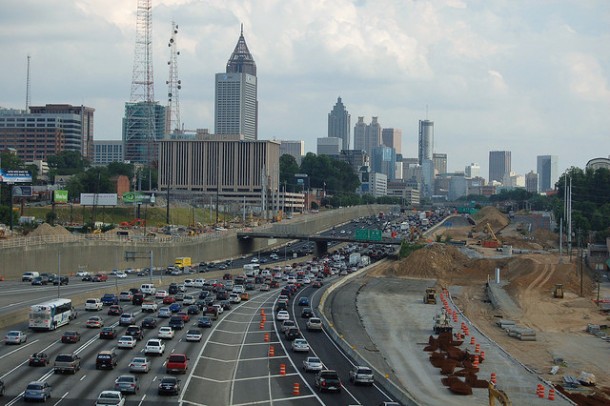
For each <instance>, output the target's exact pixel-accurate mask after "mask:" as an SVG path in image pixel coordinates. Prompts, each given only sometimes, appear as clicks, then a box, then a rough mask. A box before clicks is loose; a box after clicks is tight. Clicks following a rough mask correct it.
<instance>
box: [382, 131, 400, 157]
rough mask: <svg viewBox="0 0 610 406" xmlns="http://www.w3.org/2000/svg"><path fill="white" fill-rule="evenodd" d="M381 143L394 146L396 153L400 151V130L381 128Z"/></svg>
mask: <svg viewBox="0 0 610 406" xmlns="http://www.w3.org/2000/svg"><path fill="white" fill-rule="evenodd" d="M381 143H382V144H383V145H385V146H386V147H390V148H394V151H396V153H397V154H400V153H402V130H400V129H398V128H384V129H383V130H381Z"/></svg>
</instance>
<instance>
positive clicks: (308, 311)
mask: <svg viewBox="0 0 610 406" xmlns="http://www.w3.org/2000/svg"><path fill="white" fill-rule="evenodd" d="M301 317H302V318H304V319H308V318H310V317H313V309H312V308H311V307H304V308H303V310H301Z"/></svg>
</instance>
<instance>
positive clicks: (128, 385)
mask: <svg viewBox="0 0 610 406" xmlns="http://www.w3.org/2000/svg"><path fill="white" fill-rule="evenodd" d="M114 389H115V390H118V391H120V392H121V393H133V394H136V393H138V391H139V390H140V384H139V383H138V377H136V376H135V375H119V377H118V378H117V379H116V380H115V381H114Z"/></svg>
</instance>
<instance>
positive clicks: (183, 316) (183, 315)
mask: <svg viewBox="0 0 610 406" xmlns="http://www.w3.org/2000/svg"><path fill="white" fill-rule="evenodd" d="M176 315H177V316H180V318H181V319H182V321H183V322H185V323H188V321H189V320H190V319H191V316H189V315H188V313H186V312H178V313H177V314H176Z"/></svg>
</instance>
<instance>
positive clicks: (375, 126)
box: [354, 117, 381, 155]
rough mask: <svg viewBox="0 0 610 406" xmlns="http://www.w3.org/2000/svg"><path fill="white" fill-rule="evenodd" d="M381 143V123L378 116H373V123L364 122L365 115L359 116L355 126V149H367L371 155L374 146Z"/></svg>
mask: <svg viewBox="0 0 610 406" xmlns="http://www.w3.org/2000/svg"><path fill="white" fill-rule="evenodd" d="M380 145H381V125H380V124H379V121H377V117H373V119H372V120H371V124H368V125H367V124H365V123H364V117H358V122H357V123H356V125H355V126H354V149H357V150H361V151H366V152H367V153H368V154H369V155H370V154H371V153H372V152H373V148H376V147H378V146H380Z"/></svg>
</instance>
